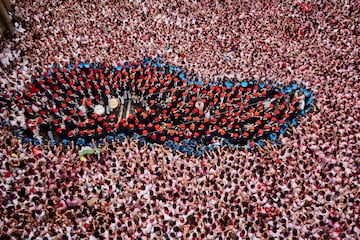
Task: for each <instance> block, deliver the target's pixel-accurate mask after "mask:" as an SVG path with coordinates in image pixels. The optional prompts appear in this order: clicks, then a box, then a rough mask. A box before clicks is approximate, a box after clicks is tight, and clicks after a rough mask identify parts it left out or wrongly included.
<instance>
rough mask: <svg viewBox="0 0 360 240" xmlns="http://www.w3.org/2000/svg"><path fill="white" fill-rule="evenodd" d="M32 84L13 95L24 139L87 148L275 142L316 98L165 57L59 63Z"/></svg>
mask: <svg viewBox="0 0 360 240" xmlns="http://www.w3.org/2000/svg"><path fill="white" fill-rule="evenodd" d="M28 88H29V89H28V90H23V91H22V92H16V93H14V95H13V98H15V99H9V100H8V105H9V106H10V105H11V104H14V105H15V106H16V109H17V112H16V114H19V113H24V117H25V121H26V124H27V126H30V127H29V128H30V129H24V132H25V133H26V134H27V135H28V136H24V137H25V139H24V140H23V141H29V140H30V141H34V142H35V143H37V144H40V143H41V142H42V141H43V140H46V139H47V140H49V141H52V143H55V142H58V143H61V144H68V143H70V142H71V141H75V142H76V143H77V144H79V145H84V144H87V143H91V142H92V140H93V139H94V140H96V141H98V142H99V141H102V142H103V141H104V140H107V141H110V142H111V141H113V140H114V139H115V138H116V137H118V136H122V135H123V134H124V135H126V136H130V137H134V138H136V139H144V140H146V141H147V142H152V143H159V144H167V145H169V146H172V147H173V148H175V149H177V150H181V151H183V152H193V151H194V149H192V150H191V151H190V150H189V149H188V148H193V147H195V146H197V148H198V149H197V150H200V148H201V147H205V146H208V145H210V144H214V143H215V142H216V139H217V138H218V139H221V140H222V141H225V142H226V143H228V144H233V145H238V146H244V145H248V146H249V147H254V146H255V144H260V145H263V143H262V141H264V140H268V139H270V140H272V141H275V140H276V139H277V138H278V136H279V134H284V133H285V132H286V128H287V126H288V125H289V124H294V125H297V121H296V118H297V117H299V115H303V116H305V111H306V110H309V109H310V106H309V105H310V104H311V102H312V98H311V92H310V91H308V90H306V89H304V88H301V87H299V86H298V84H292V85H291V86H287V87H284V89H281V88H278V87H275V86H273V85H271V84H266V83H257V82H256V81H255V80H253V81H249V80H244V81H239V80H237V79H227V78H224V79H221V80H220V79H218V80H211V81H209V80H199V79H198V78H197V77H196V75H191V74H188V73H186V72H184V71H182V70H181V69H180V68H179V67H173V66H171V65H170V64H169V63H163V62H162V60H161V58H160V57H158V58H156V59H147V58H145V59H143V60H141V61H134V62H130V63H124V64H120V63H118V64H117V65H116V66H109V65H108V64H106V63H104V64H87V63H81V62H80V63H75V64H71V65H67V66H65V67H61V66H56V65H54V66H53V67H52V68H50V69H47V70H46V69H45V70H44V71H43V72H42V74H41V75H35V76H34V77H33V80H32V84H30V85H29V86H28ZM44 136H45V138H44ZM49 137H50V139H48V138H49ZM185 143H192V146H191V144H185Z"/></svg>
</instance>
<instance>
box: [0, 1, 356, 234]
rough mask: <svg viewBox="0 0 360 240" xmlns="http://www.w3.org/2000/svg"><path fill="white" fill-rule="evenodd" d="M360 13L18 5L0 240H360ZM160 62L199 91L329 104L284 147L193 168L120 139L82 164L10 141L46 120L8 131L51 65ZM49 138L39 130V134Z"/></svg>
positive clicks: (47, 146) (178, 157)
mask: <svg viewBox="0 0 360 240" xmlns="http://www.w3.org/2000/svg"><path fill="white" fill-rule="evenodd" d="M359 9H360V6H359V3H358V2H350V1H349V2H346V1H345V3H344V2H340V1H333V2H330V1H326V2H325V1H324V2H321V3H318V4H316V3H310V2H288V3H279V2H277V1H275V2H274V1H271V3H270V2H266V1H258V2H254V1H249V2H244V1H241V3H240V2H238V1H135V0H134V1H106V0H104V1H96V2H95V1H81V2H78V1H50V2H49V1H32V2H29V1H23V2H16V4H15V6H14V12H13V13H12V16H13V18H14V21H15V20H16V24H17V25H16V28H17V30H18V31H19V32H22V34H21V35H17V36H14V37H10V36H9V37H4V38H3V41H2V42H1V43H0V48H1V50H2V51H1V65H0V66H1V68H0V80H1V106H0V107H1V111H0V114H1V116H0V117H1V129H0V131H1V135H0V139H1V141H0V144H1V152H0V156H1V161H0V176H1V178H0V189H1V191H0V205H1V208H0V235H1V236H2V237H4V238H6V237H9V238H10V237H13V238H28V239H51V238H64V239H66V238H67V239H73V238H86V237H87V238H89V239H99V238H103V239H119V238H122V239H147V238H148V239H215V238H218V239H281V238H284V239H287V238H288V239H290V238H310V239H317V238H320V239H357V238H359V235H360V226H359V222H358V219H359V204H360V202H359V201H360V200H359V190H358V189H359V167H360V163H359V161H360V153H359V151H360V150H359V149H360V146H359V145H360V132H359V129H360V126H359V116H360V113H359V108H360V102H359V91H358V89H359V87H360V83H359V70H360V69H359V67H360V66H359V49H358V43H359V40H360V39H359V29H358V26H359V22H358V21H359ZM70 12H71V14H69V13H70ZM155 56H162V57H163V58H164V60H165V61H166V62H169V63H171V64H172V65H173V66H179V67H181V68H182V69H185V70H186V71H188V72H187V73H186V74H189V75H194V76H196V79H198V80H199V81H201V82H206V81H207V80H209V79H219V82H220V80H221V79H224V78H228V79H232V78H236V79H239V80H244V79H253V80H254V81H256V82H259V83H260V82H266V83H268V84H274V85H277V86H280V88H281V86H288V85H291V84H292V83H296V84H299V85H302V86H305V87H306V88H307V89H310V90H311V91H312V92H313V93H314V94H315V96H316V100H317V102H316V103H312V108H313V111H312V112H311V113H310V114H308V115H307V116H305V117H304V118H302V119H301V121H300V122H299V124H298V126H297V127H290V128H289V129H288V130H289V131H288V134H286V135H281V134H280V135H279V136H278V141H279V142H280V143H281V144H280V145H273V144H272V143H271V142H269V141H264V144H263V145H261V146H260V145H258V146H257V147H256V149H255V150H254V151H248V149H247V148H244V149H243V150H240V149H238V148H233V147H231V146H230V147H226V148H225V147H222V146H217V145H214V146H213V149H212V151H204V152H203V154H202V155H197V156H189V155H187V154H183V153H182V152H181V151H177V152H174V151H172V150H171V149H170V148H168V147H167V146H166V145H163V144H159V143H156V142H154V143H151V144H149V143H145V144H142V145H141V144H139V141H140V139H130V138H122V139H119V138H114V139H113V141H111V142H109V141H105V142H104V143H102V144H98V143H96V142H93V144H92V147H93V149H95V150H96V151H94V152H92V153H91V154H90V153H89V154H87V155H85V156H83V157H81V159H80V158H79V153H81V152H82V151H83V149H82V148H81V146H79V145H78V144H76V143H75V142H73V141H72V142H71V141H70V142H69V144H67V145H61V144H51V142H48V143H43V144H39V145H38V144H35V143H34V142H22V141H21V140H20V139H19V138H17V137H16V133H14V132H12V131H11V130H10V126H12V125H14V124H15V125H16V124H19V123H23V124H19V128H23V129H29V123H28V122H27V121H23V120H20V121H19V122H18V123H16V122H14V123H12V122H11V121H15V120H16V118H17V117H19V118H20V119H21V118H28V117H31V116H30V115H31V113H32V112H31V111H33V110H34V109H35V110H36V109H37V108H36V106H32V107H34V109H33V108H31V110H29V111H27V110H26V111H25V112H24V114H25V113H26V114H27V115H28V116H24V117H22V116H21V114H19V116H15V118H11V116H10V115H11V113H12V112H13V111H15V110H16V108H19V106H18V105H17V103H14V102H12V101H11V102H9V101H8V99H11V98H14V97H15V98H16V97H24V98H28V100H27V101H31V99H32V95H28V94H29V92H24V90H26V89H27V88H26V86H31V85H32V84H34V81H33V80H34V78H35V79H37V77H36V76H37V75H39V76H41V75H43V74H44V73H45V72H47V71H48V70H50V69H53V66H54V63H56V64H57V66H58V68H59V69H63V68H66V66H68V64H69V63H74V64H76V63H77V61H79V62H80V63H94V62H97V63H108V64H109V65H110V66H121V65H124V64H125V65H126V63H128V62H134V61H138V60H139V59H140V60H141V59H144V58H146V57H148V58H154V57H155ZM119 61H120V62H119ZM44 69H46V70H44ZM69 74H71V71H69ZM172 80H173V79H172ZM272 81H276V83H275V82H272ZM171 82H174V81H171ZM75 84H78V81H74V85H75ZM45 85H46V84H44V88H45V87H46V86H45ZM255 85H256V84H255ZM40 86H41V84H40ZM84 86H85V85H84ZM112 86H113V85H112ZM215 86H219V85H215ZM50 87H53V86H50ZM135 87H139V85H135ZM85 88H86V86H85ZM215 88H216V87H215ZM245 88H246V87H245ZM45 89H46V88H45ZM33 90H35V89H33ZM67 90H68V89H66V91H67ZM144 90H147V88H145V89H144ZM104 91H106V89H104ZM215 91H216V90H215ZM251 91H252V89H251ZM19 93H21V96H20V95H19ZM207 93H208V92H207ZM31 94H34V95H36V91H35V92H33V93H31ZM67 94H68V95H69V96H68V97H69V99H70V101H69V102H71V100H72V99H71V93H67ZM146 96H148V95H146ZM206 96H209V95H208V94H206ZM94 97H95V96H94ZM16 99H17V100H18V101H19V100H20V98H16ZM231 99H233V101H234V102H235V101H236V96H235V98H231ZM25 100H26V99H25ZM39 100H40V103H47V101H46V99H39ZM147 101H148V102H149V103H150V101H151V99H147ZM194 101H195V102H194V104H195V103H196V101H198V99H194ZM139 102H141V101H139ZM63 103H64V101H62V100H61V101H59V104H60V105H59V106H61V104H63ZM65 103H66V104H67V102H66V101H65ZM70 104H71V103H70ZM209 104H210V103H209ZM9 105H10V106H9ZM35 105H36V104H35ZM37 107H38V108H40V106H37ZM20 108H21V107H20ZM62 108H64V109H65V108H66V106H65V107H62ZM18 110H19V112H21V109H18ZM149 110H150V109H149ZM170 110H171V109H170ZM38 111H39V113H40V111H41V110H40V109H38ZM44 111H45V112H44V113H42V115H44V116H46V115H48V114H49V112H48V109H46V108H45V109H44ZM69 111H71V108H70V109H69ZM109 111H110V110H109ZM244 111H245V109H244ZM246 111H249V112H250V109H247V110H246ZM150 112H151V111H150ZM226 112H228V111H226ZM214 113H215V112H214ZM246 113H247V112H246ZM137 114H138V113H137ZM140 114H141V113H139V116H140ZM204 114H205V113H204ZM64 115H69V114H64ZM80 115H81V114H80ZM109 115H111V114H109ZM166 115H171V114H167V113H162V115H161V116H166ZM139 116H138V115H136V117H139ZM191 117H199V116H191ZM61 120H63V119H61ZM64 120H66V119H64ZM96 120H97V119H96ZM226 120H227V121H229V120H230V117H229V119H226ZM163 121H165V123H166V119H165V120H163V119H161V121H160V119H159V123H163ZM41 123H42V122H41V120H40V122H39V117H38V116H37V118H36V122H34V123H32V125H33V127H35V128H36V127H38V126H41ZM149 123H150V122H149ZM24 124H25V125H24ZM226 124H228V122H226ZM21 125H24V126H21ZM30 125H31V124H30ZM153 125H154V126H155V125H156V122H154V124H153ZM134 126H135V125H134ZM186 127H187V126H186ZM189 127H190V125H189ZM45 130H47V129H46V128H45ZM55 132H56V130H55ZM225 133H226V131H225ZM28 134H32V133H31V132H28ZM49 135H50V136H49V137H50V138H51V134H49ZM150 136H151V135H150ZM70 140H71V139H70Z"/></svg>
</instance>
